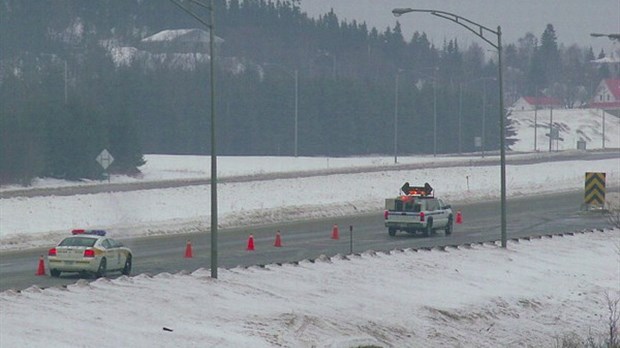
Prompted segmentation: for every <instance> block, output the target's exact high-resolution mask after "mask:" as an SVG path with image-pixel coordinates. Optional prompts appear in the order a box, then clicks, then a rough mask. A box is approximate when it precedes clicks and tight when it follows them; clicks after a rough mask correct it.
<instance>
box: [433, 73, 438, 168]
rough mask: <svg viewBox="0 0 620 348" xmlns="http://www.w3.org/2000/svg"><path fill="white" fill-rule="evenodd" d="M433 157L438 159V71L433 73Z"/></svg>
mask: <svg viewBox="0 0 620 348" xmlns="http://www.w3.org/2000/svg"><path fill="white" fill-rule="evenodd" d="M433 157H437V69H435V70H434V71H433Z"/></svg>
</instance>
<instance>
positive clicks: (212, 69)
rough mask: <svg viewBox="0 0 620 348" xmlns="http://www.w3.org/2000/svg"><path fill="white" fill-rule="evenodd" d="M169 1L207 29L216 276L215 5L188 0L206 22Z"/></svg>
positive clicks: (214, 273)
mask: <svg viewBox="0 0 620 348" xmlns="http://www.w3.org/2000/svg"><path fill="white" fill-rule="evenodd" d="M170 1H171V2H172V3H173V4H175V5H176V6H177V7H179V8H180V9H181V10H183V11H185V12H186V13H187V14H189V15H190V16H192V17H194V19H196V20H197V21H198V22H200V23H202V24H203V25H204V26H205V27H207V28H208V29H209V56H210V57H209V64H210V69H209V70H210V73H211V278H217V267H218V264H217V259H218V257H217V256H218V254H217V253H218V251H217V239H218V238H217V237H218V236H217V151H216V149H215V145H216V141H215V134H216V132H215V129H216V128H215V63H214V61H215V46H214V44H213V43H214V41H215V7H214V5H213V0H210V1H209V5H206V4H204V3H202V2H200V1H198V0H188V2H190V3H194V4H196V5H198V6H201V7H203V8H206V9H207V10H209V12H210V14H211V16H210V22H207V21H205V20H203V19H202V18H200V17H199V16H198V15H196V14H195V13H194V12H193V11H191V10H189V9H188V8H186V7H185V6H183V5H182V4H181V3H180V2H179V0H170ZM180 1H182V0H180Z"/></svg>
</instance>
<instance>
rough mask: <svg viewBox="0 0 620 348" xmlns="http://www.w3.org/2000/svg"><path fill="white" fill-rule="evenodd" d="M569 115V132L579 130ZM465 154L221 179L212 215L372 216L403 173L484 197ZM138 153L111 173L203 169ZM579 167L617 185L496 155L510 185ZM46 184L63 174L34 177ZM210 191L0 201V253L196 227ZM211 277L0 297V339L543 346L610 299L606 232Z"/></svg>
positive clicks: (234, 219)
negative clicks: (137, 161)
mask: <svg viewBox="0 0 620 348" xmlns="http://www.w3.org/2000/svg"><path fill="white" fill-rule="evenodd" d="M577 120H579V118H577V117H576V118H575V119H574V121H575V122H573V123H567V124H568V126H569V127H568V128H571V129H577V128H578V127H579V126H577V125H576V121H577ZM566 122H572V121H570V120H566ZM579 122H581V121H579ZM525 123H526V122H522V123H521V124H525ZM582 128H583V132H586V134H591V133H587V132H591V131H593V128H588V127H582ZM525 129H526V130H527V128H525ZM612 129H613V127H612V126H608V128H607V132H611V131H612ZM528 133H529V132H526V131H523V130H521V131H519V134H521V136H520V138H521V139H522V142H521V143H522V144H528V143H530V141H531V140H532V139H530V140H527V134H528ZM606 134H610V137H611V138H610V139H609V141H608V142H607V145H606V146H607V147H616V148H618V147H619V144H618V143H619V139H618V138H620V135H619V132H618V128H616V131H615V133H606ZM588 137H589V138H590V139H591V140H590V142H589V143H588V149H593V148H596V147H597V146H596V145H595V144H596V141H595V140H592V139H595V138H596V137H595V136H594V135H589V136H588ZM531 143H532V144H533V141H531ZM614 144H615V145H614ZM601 145H602V144H601ZM599 147H600V146H599ZM515 150H517V151H528V150H526V149H515ZM477 158H479V157H477ZM470 159H471V158H469V159H468V158H464V157H458V158H450V157H449V156H446V157H438V158H430V157H424V158H417V157H416V158H414V157H406V156H403V157H399V162H400V163H413V162H420V161H427V162H430V161H433V162H434V161H462V165H461V166H459V167H449V168H441V169H437V168H435V169H432V168H427V169H418V170H394V171H381V172H376V173H361V174H337V175H327V176H323V177H308V178H302V179H280V180H272V181H255V182H247V183H222V184H220V185H218V196H219V212H220V214H221V215H222V216H221V217H220V220H219V221H220V222H221V223H222V224H223V225H224V226H232V225H235V224H256V223H265V222H273V221H283V220H285V219H291V218H294V219H302V218H311V217H319V216H335V215H343V214H351V213H359V212H365V211H377V210H380V209H381V208H382V202H383V199H384V198H385V197H389V196H391V195H396V194H397V193H398V189H399V188H400V186H401V185H402V184H403V182H404V181H409V182H411V183H424V182H427V181H428V182H430V183H431V184H432V185H433V186H434V187H435V189H436V193H437V195H440V196H442V197H445V198H446V199H447V200H448V201H451V202H455V203H456V202H464V201H475V200H486V199H496V198H497V197H498V196H499V168H498V167H497V166H496V165H490V166H484V167H473V166H470V165H468V161H469V160H470ZM392 160H393V158H392V157H389V156H388V157H368V158H361V159H360V158H348V159H333V158H264V157H263V158H247V157H222V158H219V170H220V171H221V174H220V177H221V176H233V175H250V174H254V173H270V172H284V171H298V170H323V169H329V168H336V167H338V168H340V167H347V166H349V167H350V166H361V167H364V166H366V167H368V166H384V165H388V164H389V163H391V161H392ZM147 161H148V163H147V165H145V167H144V168H142V171H143V173H144V175H143V177H142V178H123V177H112V181H113V182H124V181H132V180H136V181H138V180H161V179H167V180H168V179H175V178H176V179H186V178H205V177H208V175H209V173H208V170H209V158H208V157H192V156H157V155H150V156H147ZM497 162H498V161H497V157H496V156H495V164H497ZM396 168H397V167H395V169H396ZM587 171H601V172H606V173H607V185H608V186H612V187H613V186H620V175H619V172H620V168H619V163H618V159H611V160H598V161H563V162H550V163H543V164H530V165H509V166H507V181H508V195H509V197H515V196H519V195H530V194H532V192H533V191H536V192H542V193H549V192H554V191H568V190H579V189H582V188H583V180H584V173H585V172H587ZM85 184H87V185H94V184H97V183H95V182H91V183H85ZM56 185H67V184H66V183H60V182H52V181H50V180H41V181H39V182H37V183H35V186H36V187H45V186H56ZM69 185H73V184H69ZM14 189H16V188H14V187H3V188H2V190H4V191H10V190H14ZM209 190H210V188H209V185H203V186H192V187H182V188H175V189H162V190H144V191H134V192H123V193H100V194H87V195H77V196H72V197H33V198H24V197H20V198H6V199H1V200H0V204H1V206H0V208H1V209H0V218H1V219H0V250H7V249H15V248H24V247H33V246H44V245H45V246H47V245H49V244H51V243H54V242H56V241H57V240H58V239H59V238H60V236H64V235H66V233H67V231H68V230H69V229H72V228H75V227H82V228H94V227H97V228H106V229H109V230H110V234H111V235H114V236H115V237H119V236H120V237H122V236H131V235H133V234H132V233H137V234H138V235H150V234H157V233H175V232H182V231H187V230H196V229H206V228H207V227H206V226H208V225H209V216H208V214H209V212H210V208H209V203H210V195H209V192H210V191H209ZM239 197H243V202H241V201H240V200H239ZM239 216H243V217H244V218H243V219H239V218H238V217H239ZM130 231H136V232H130ZM568 232H574V231H568ZM218 273H219V277H218V279H212V278H210V272H209V270H204V269H201V270H197V271H195V272H193V273H191V274H189V273H187V272H181V273H179V274H167V273H162V274H157V275H147V274H140V275H136V276H133V277H124V276H123V277H120V278H117V279H114V280H109V279H100V280H97V281H95V282H92V283H89V282H87V281H85V280H80V281H78V282H77V283H75V284H73V285H69V286H68V287H66V288H49V289H39V288H37V287H31V288H29V289H26V290H24V291H21V292H15V291H11V290H9V291H5V292H2V293H0V346H1V347H26V346H27V347H83V346H91V345H93V344H96V345H97V346H100V347H121V346H126V347H170V346H174V347H334V348H338V347H356V346H360V345H376V346H382V347H445V346H460V347H497V346H502V347H522V346H536V347H539V346H554V345H555V343H556V342H557V341H556V339H557V338H558V337H562V336H563V335H565V334H568V333H572V332H574V333H577V334H578V335H579V336H581V337H586V336H588V335H593V336H594V337H604V335H605V332H604V330H605V326H606V324H607V322H606V321H605V318H607V317H608V315H609V313H608V311H607V302H606V299H605V298H606V296H609V297H611V298H612V299H615V298H619V297H620V285H619V284H620V230H619V229H615V230H607V231H604V232H600V231H595V232H586V233H583V234H582V233H578V234H576V235H574V236H565V237H557V236H556V237H553V238H547V237H544V238H542V239H534V240H531V241H526V240H520V241H519V242H513V241H509V244H508V248H507V249H506V250H504V249H501V248H498V247H497V246H496V245H488V244H485V245H472V246H469V247H467V246H461V247H459V248H458V249H457V248H448V249H446V250H445V251H442V250H431V251H426V250H418V251H415V250H410V249H407V250H394V251H392V252H390V253H387V254H386V253H375V252H373V251H367V252H364V253H362V254H360V255H347V256H342V255H339V256H336V257H333V258H326V257H319V258H318V259H316V260H304V261H301V262H299V263H298V264H294V263H291V264H284V265H282V266H278V265H268V266H266V267H265V268H260V267H250V268H247V269H245V268H235V269H230V270H224V269H222V270H220V271H219V272H218ZM164 328H166V329H164Z"/></svg>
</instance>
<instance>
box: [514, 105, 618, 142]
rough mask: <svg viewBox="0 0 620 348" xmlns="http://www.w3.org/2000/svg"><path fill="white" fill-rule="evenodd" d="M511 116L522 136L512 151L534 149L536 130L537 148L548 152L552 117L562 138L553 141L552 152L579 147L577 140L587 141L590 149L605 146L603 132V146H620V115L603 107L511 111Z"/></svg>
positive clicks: (518, 135)
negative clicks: (602, 108)
mask: <svg viewBox="0 0 620 348" xmlns="http://www.w3.org/2000/svg"><path fill="white" fill-rule="evenodd" d="M510 118H511V120H512V121H513V123H514V125H515V130H516V132H517V135H516V138H517V139H519V140H518V141H517V143H516V144H515V145H513V146H512V150H513V151H518V152H532V151H534V146H535V144H534V139H535V138H534V133H535V132H536V150H537V151H541V152H547V151H549V137H548V136H547V135H546V134H549V128H550V127H549V123H550V121H551V120H553V126H554V128H556V129H558V130H559V138H561V139H562V140H557V141H556V140H554V141H553V142H552V144H551V147H552V149H553V151H556V150H558V151H562V150H574V149H577V142H578V141H584V142H585V146H586V149H587V150H593V149H602V148H603V131H604V132H605V140H604V144H605V146H604V147H605V148H614V149H618V148H620V118H618V117H617V116H614V115H613V114H610V113H608V112H605V111H604V110H601V109H553V110H550V109H544V110H538V111H536V112H534V111H517V110H512V114H511V115H510ZM603 119H604V120H605V123H604V126H603ZM535 125H537V126H538V127H535ZM535 129H536V131H535Z"/></svg>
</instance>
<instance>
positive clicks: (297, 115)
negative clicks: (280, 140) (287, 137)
mask: <svg viewBox="0 0 620 348" xmlns="http://www.w3.org/2000/svg"><path fill="white" fill-rule="evenodd" d="M298 120H299V74H298V71H297V69H295V157H297V141H298V140H297V139H298V133H297V130H298Z"/></svg>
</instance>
